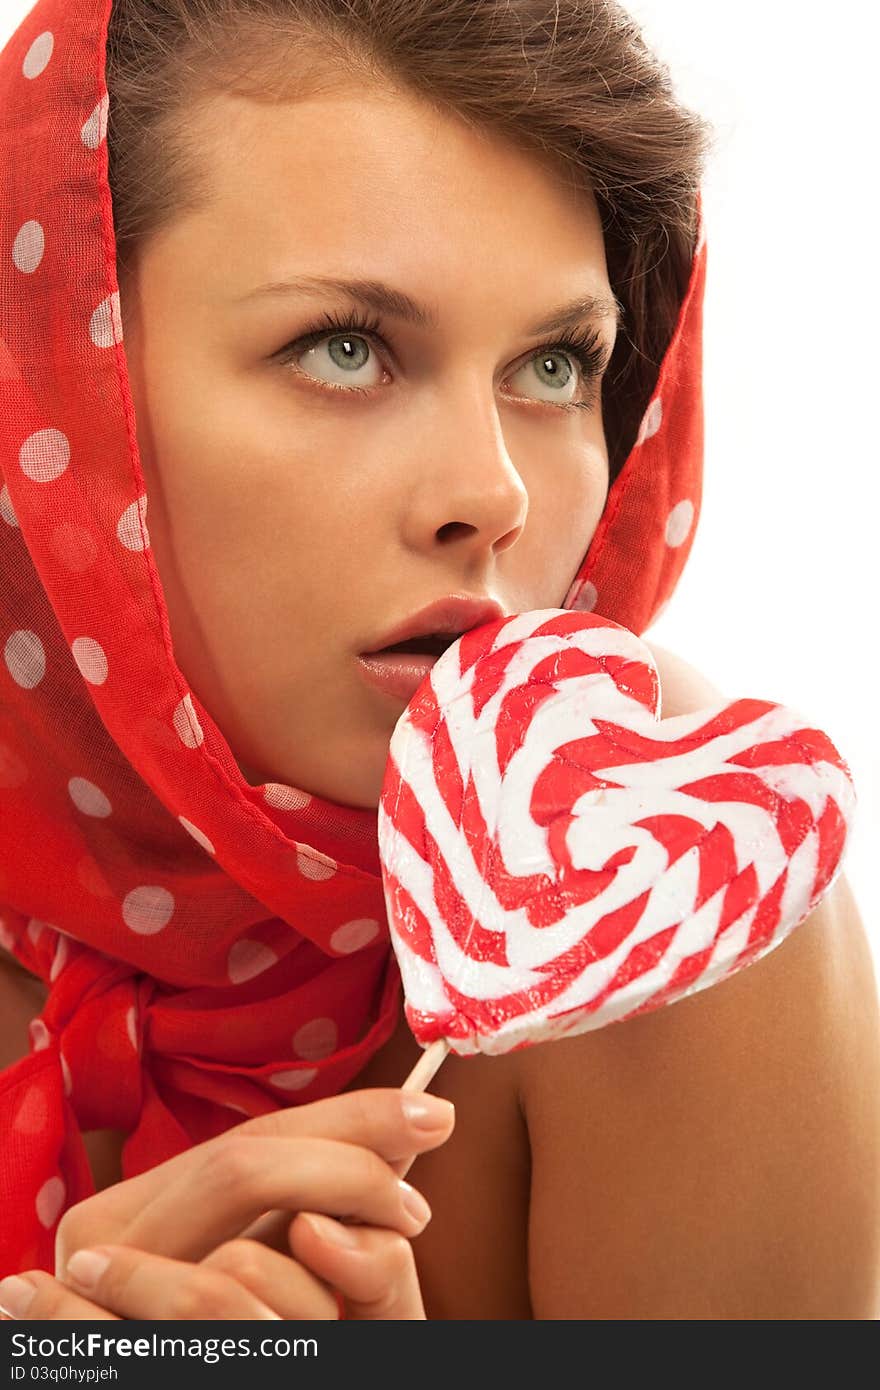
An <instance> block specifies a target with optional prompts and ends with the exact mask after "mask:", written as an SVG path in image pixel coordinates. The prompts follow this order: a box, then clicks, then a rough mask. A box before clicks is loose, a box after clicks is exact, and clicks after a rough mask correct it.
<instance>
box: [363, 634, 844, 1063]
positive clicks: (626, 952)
mask: <svg viewBox="0 0 880 1390" xmlns="http://www.w3.org/2000/svg"><path fill="white" fill-rule="evenodd" d="M659 703H660V691H659V680H658V675H657V670H656V667H655V665H654V662H653V660H652V657H651V653H650V651H649V649H648V647H646V646H645V644H644V643H643V642H642V641H641V640H640V639H639V638H638V637H637V636H635V634H634V633H632V632H630V631H629V630H628V629H627V628H624V627H621V626H620V625H619V624H617V623H613V622H610V621H609V620H608V619H604V618H602V617H600V616H598V615H596V614H592V613H572V612H569V611H566V610H562V609H555V608H551V609H542V610H539V611H537V612H529V613H523V614H520V615H518V616H515V617H512V618H507V619H501V620H499V621H498V622H495V623H489V624H486V625H485V626H483V627H480V628H477V629H475V630H474V631H472V632H470V633H466V634H465V636H464V637H462V638H461V639H460V640H459V641H457V642H455V643H454V644H453V646H451V647H450V648H449V650H448V651H446V652H445V653H444V654H443V656H442V657H441V658H440V659H439V661H437V663H436V664H435V666H434V667H433V669H432V671H431V673H430V675H429V676H428V677H427V679H426V680H425V681H424V682H423V683H422V685H421V686H420V688H419V690H418V691H417V693H416V695H415V696H414V697H413V699H412V701H411V702H410V704H409V705H408V706H407V709H406V710H405V712H404V714H403V715H402V716H401V718H400V720H399V721H398V723H397V726H396V728H395V730H394V734H393V737H392V739H391V745H390V750H389V759H388V767H387V770H386V775H385V780H384V784H383V788H382V796H381V801H380V806H379V850H380V855H381V863H382V874H383V884H384V890H385V900H386V905H387V908H388V920H389V924H390V928H391V937H392V941H393V945H394V949H395V951H396V954H397V958H398V961H399V963H400V969H401V974H402V977H403V986H404V992H405V997H406V1017H407V1020H408V1023H409V1025H410V1028H411V1029H412V1031H413V1033H414V1034H415V1037H416V1038H417V1040H418V1041H419V1042H420V1043H421V1044H422V1045H423V1046H427V1045H428V1044H430V1043H432V1042H436V1041H438V1040H442V1039H445V1040H446V1043H447V1044H448V1046H449V1047H450V1048H451V1049H452V1051H453V1052H456V1053H459V1054H461V1055H467V1054H471V1053H475V1052H485V1053H492V1054H495V1053H500V1052H508V1051H510V1050H512V1049H513V1048H517V1047H524V1046H526V1045H527V1044H530V1043H536V1042H541V1041H543V1040H546V1039H550V1038H558V1037H562V1036H565V1035H569V1034H574V1033H582V1032H585V1031H587V1030H589V1029H593V1028H601V1027H603V1026H604V1025H605V1024H606V1023H611V1022H613V1021H615V1020H621V1019H624V1018H628V1017H630V1016H631V1015H633V1014H636V1013H640V1012H643V1011H647V1010H649V1009H655V1008H657V1007H659V1006H660V1005H662V1004H670V1003H673V1002H674V1001H675V1000H676V999H679V998H681V997H682V996H684V995H687V994H692V993H693V992H694V991H696V990H700V989H705V988H706V987H707V986H709V985H712V984H714V983H716V982H717V981H719V980H721V979H723V978H724V977H725V976H727V975H730V974H732V973H733V972H734V971H735V970H739V969H741V968H742V967H743V966H745V965H748V964H750V963H751V962H753V961H756V960H758V959H760V957H761V956H764V955H766V954H767V952H768V951H770V950H772V949H773V947H774V946H777V945H779V943H780V942H781V941H782V940H783V939H784V938H785V937H786V936H787V935H788V933H789V932H790V931H791V930H792V929H793V928H794V927H795V926H796V925H797V924H798V923H799V922H800V921H802V920H803V918H804V917H806V916H807V914H808V913H809V912H810V911H811V909H812V908H813V907H814V906H815V904H816V903H817V902H818V901H819V900H820V898H822V897H823V895H824V894H825V893H826V892H827V891H828V889H829V887H830V886H831V884H832V882H833V881H834V879H835V877H836V875H837V873H838V871H839V869H840V864H841V856H842V854H843V850H844V845H845V842H846V837H847V833H848V831H849V829H850V827H851V824H852V818H853V813H854V808H855V793H854V789H853V785H852V779H851V775H850V772H849V769H848V767H847V765H846V763H845V762H844V760H843V759H842V758H841V756H840V754H839V753H838V752H837V750H836V749H835V747H834V745H833V744H832V743H831V741H830V740H829V739H828V737H827V736H826V735H825V734H824V733H821V732H820V731H819V730H818V729H815V728H812V727H810V726H809V725H808V724H807V722H806V721H805V720H804V719H803V717H802V716H801V715H799V714H798V713H797V712H796V711H795V710H793V709H791V708H788V707H786V706H783V705H779V704H774V703H771V702H770V701H768V700H749V699H737V700H732V701H726V700H725V701H723V702H721V703H718V704H716V705H714V706H711V707H709V708H707V709H705V710H701V711H699V712H698V713H696V714H683V715H677V716H676V717H674V718H671V719H658V707H659Z"/></svg>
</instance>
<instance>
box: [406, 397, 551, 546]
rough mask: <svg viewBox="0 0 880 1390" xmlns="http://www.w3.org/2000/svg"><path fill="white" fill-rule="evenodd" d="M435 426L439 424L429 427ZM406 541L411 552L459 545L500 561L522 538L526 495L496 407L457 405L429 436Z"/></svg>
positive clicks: (491, 403)
mask: <svg viewBox="0 0 880 1390" xmlns="http://www.w3.org/2000/svg"><path fill="white" fill-rule="evenodd" d="M431 423H432V424H433V423H434V422H431ZM423 438H424V439H425V441H426V446H425V447H424V448H423V449H422V450H421V451H420V455H421V456H420V458H419V464H418V478H419V484H418V487H417V488H416V489H415V490H414V492H413V493H412V495H411V497H410V502H409V508H408V515H407V518H406V533H407V534H406V540H407V543H408V544H410V545H411V546H413V547H414V548H418V549H422V550H424V549H425V548H428V549H431V548H434V547H436V546H438V545H443V546H449V545H462V546H467V547H470V548H471V549H480V550H485V551H486V552H487V553H492V554H496V555H498V554H501V553H502V552H503V551H505V550H507V549H509V547H510V546H512V545H514V544H515V542H516V541H517V540H518V539H519V537H520V535H521V534H522V531H523V528H524V527H525V524H526V516H527V514H528V509H529V495H528V492H527V490H526V487H525V484H524V483H523V480H522V478H521V477H520V475H519V473H518V472H517V469H516V468H515V466H514V464H513V461H512V459H511V457H510V453H509V450H508V448H507V444H506V442H505V439H504V433H503V430H502V428H501V421H500V420H499V418H498V411H497V408H496V406H495V403H494V401H493V400H491V399H490V400H489V401H488V402H485V401H482V400H478V401H476V402H475V401H474V399H473V395H471V398H470V401H469V408H468V403H464V404H463V403H462V402H461V401H460V400H459V402H458V408H457V409H456V410H454V411H453V410H447V411H446V413H445V415H444V418H443V423H442V426H441V427H440V428H439V429H438V428H431V427H430V426H429V427H428V428H426V429H425V433H424V435H423Z"/></svg>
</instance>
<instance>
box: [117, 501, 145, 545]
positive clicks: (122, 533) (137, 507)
mask: <svg viewBox="0 0 880 1390" xmlns="http://www.w3.org/2000/svg"><path fill="white" fill-rule="evenodd" d="M149 500H150V499H149V498H148V497H147V496H146V494H144V496H143V497H139V498H138V500H137V501H136V502H132V504H131V506H130V507H126V509H125V511H124V512H123V513H122V516H121V517H120V518H119V524H118V526H117V527H116V537H117V540H118V541H119V543H120V545H124V546H125V548H126V550H147V549H148V548H149V545H150V533H149V531H148V530H147V504H148V502H149Z"/></svg>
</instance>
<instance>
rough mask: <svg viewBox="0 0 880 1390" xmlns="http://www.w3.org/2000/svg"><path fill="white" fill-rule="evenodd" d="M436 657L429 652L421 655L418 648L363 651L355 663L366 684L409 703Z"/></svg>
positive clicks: (437, 659)
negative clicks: (406, 650)
mask: <svg viewBox="0 0 880 1390" xmlns="http://www.w3.org/2000/svg"><path fill="white" fill-rule="evenodd" d="M439 659H440V658H439V657H438V656H435V655H434V654H433V653H429V652H425V654H424V656H422V655H420V654H419V653H418V652H369V653H366V652H364V653H362V654H361V655H360V656H359V657H358V663H359V665H360V668H361V674H362V675H363V677H364V679H365V680H366V681H367V682H368V683H369V684H370V685H374V686H377V687H378V689H379V690H383V691H384V692H385V694H386V695H393V696H395V698H396V699H399V700H403V701H404V703H406V704H409V702H410V700H411V699H412V697H413V696H414V695H415V693H416V691H417V690H418V688H419V686H420V685H421V683H422V681H423V680H424V679H425V677H426V676H427V675H428V672H429V671H430V670H431V668H432V667H433V666H434V665H435V663H436V662H437V661H439Z"/></svg>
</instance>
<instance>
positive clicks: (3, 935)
mask: <svg viewBox="0 0 880 1390" xmlns="http://www.w3.org/2000/svg"><path fill="white" fill-rule="evenodd" d="M14 944H15V936H14V935H13V932H12V928H11V927H9V926H7V925H6V923H5V922H4V921H2V919H0V946H2V947H3V949H4V951H11V950H12V947H13V946H14Z"/></svg>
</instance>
